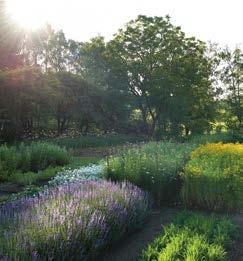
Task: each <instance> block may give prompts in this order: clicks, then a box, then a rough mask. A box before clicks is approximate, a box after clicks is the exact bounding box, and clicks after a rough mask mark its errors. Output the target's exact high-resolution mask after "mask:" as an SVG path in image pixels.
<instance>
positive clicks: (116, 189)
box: [0, 181, 151, 261]
mask: <svg viewBox="0 0 243 261" xmlns="http://www.w3.org/2000/svg"><path fill="white" fill-rule="evenodd" d="M150 208H151V204H150V198H149V196H148V194H146V193H145V192H143V191H142V190H140V189H139V188H137V187H135V186H133V185H131V184H128V183H121V184H114V183H112V182H107V181H86V182H77V183H69V184H68V185H62V186H57V187H55V188H52V189H50V190H46V191H44V192H41V193H39V195H38V196H37V197H35V198H31V197H30V198H22V199H19V200H17V201H14V202H10V203H7V204H5V205H2V206H0V256H1V255H2V257H3V258H5V259H4V260H12V261H17V260H25V261H28V260H63V261H65V260H67V261H69V260H84V261H85V260H94V258H95V257H96V256H97V254H99V253H100V251H101V250H102V249H104V248H105V247H107V246H109V245H111V244H113V243H114V242H115V241H117V240H118V239H120V238H121V237H122V236H124V235H125V234H127V233H130V232H131V231H134V230H135V229H138V228H140V227H141V226H142V224H143V222H144V220H145V218H146V217H147V216H148V214H149V212H150Z"/></svg>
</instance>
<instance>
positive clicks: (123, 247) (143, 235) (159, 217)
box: [97, 208, 243, 261]
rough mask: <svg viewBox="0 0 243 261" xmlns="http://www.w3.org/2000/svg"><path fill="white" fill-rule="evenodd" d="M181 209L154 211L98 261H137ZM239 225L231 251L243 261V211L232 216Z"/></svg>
mask: <svg viewBox="0 0 243 261" xmlns="http://www.w3.org/2000/svg"><path fill="white" fill-rule="evenodd" d="M179 211H180V209H179V208H164V209H161V210H157V211H153V213H152V216H151V218H150V220H149V221H148V222H147V223H146V224H145V225H144V228H143V229H142V230H140V231H138V232H136V233H134V234H132V235H131V236H130V237H128V238H126V239H125V240H123V241H122V242H119V243H118V244H117V245H116V246H115V247H113V248H112V249H111V250H110V251H107V252H105V253H103V256H102V257H99V258H98V259H97V260H98V261H135V260H137V258H138V256H139V255H140V254H141V251H142V250H143V249H145V248H146V246H147V245H148V244H149V243H151V242H152V241H153V240H154V239H155V238H156V236H157V235H159V234H160V233H161V231H162V227H163V226H164V225H167V224H168V223H170V222H171V220H172V218H173V217H174V216H175V214H177V213H178V212H179ZM232 219H233V220H234V222H235V223H236V224H237V226H238V227H239V230H240V231H239V233H240V238H239V241H236V242H235V244H234V245H233V247H232V250H231V251H230V252H229V256H230V260H231V261H243V213H240V214H236V215H233V216H232Z"/></svg>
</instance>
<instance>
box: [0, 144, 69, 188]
mask: <svg viewBox="0 0 243 261" xmlns="http://www.w3.org/2000/svg"><path fill="white" fill-rule="evenodd" d="M70 160H71V157H70V155H69V153H68V151H67V150H66V149H64V148H61V147H59V146H57V145H54V144H51V143H42V142H36V143H31V144H29V145H24V144H20V145H19V146H18V147H17V146H11V147H7V146H6V145H2V146H0V181H6V180H11V179H12V180H15V181H16V180H18V181H19V182H20V183H22V184H29V183H32V182H33V181H34V180H35V179H36V174H35V173H30V172H38V171H40V170H44V169H46V168H48V167H56V166H64V165H67V164H68V163H69V162H70ZM23 172H24V173H25V174H23V176H21V173H23ZM20 176H21V177H20Z"/></svg>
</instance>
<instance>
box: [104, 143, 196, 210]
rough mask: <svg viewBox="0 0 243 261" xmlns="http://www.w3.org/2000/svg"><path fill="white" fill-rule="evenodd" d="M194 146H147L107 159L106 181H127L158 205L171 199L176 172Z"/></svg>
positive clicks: (176, 188)
mask: <svg viewBox="0 0 243 261" xmlns="http://www.w3.org/2000/svg"><path fill="white" fill-rule="evenodd" d="M193 148H194V145H190V144H178V143H171V142H160V143H155V142H150V143H148V144H145V145H143V146H141V147H134V148H130V149H127V150H124V151H122V152H121V153H120V155H119V156H112V157H109V158H108V159H107V168H106V177H107V178H109V179H111V180H115V181H116V180H119V181H120V180H128V181H130V182H132V183H134V184H136V185H138V186H139V187H141V188H143V189H145V190H147V191H149V192H150V193H151V194H152V195H153V196H154V198H155V200H156V204H157V205H160V204H162V202H163V203H165V202H168V201H171V200H172V199H174V198H175V197H176V196H177V194H178V191H179V189H180V186H181V179H180V176H179V174H180V171H182V170H183V167H184V165H185V163H186V161H187V159H188V158H189V155H190V152H191V151H192V150H193Z"/></svg>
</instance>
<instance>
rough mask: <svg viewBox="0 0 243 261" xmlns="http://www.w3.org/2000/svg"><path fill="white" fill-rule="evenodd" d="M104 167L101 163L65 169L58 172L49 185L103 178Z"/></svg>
mask: <svg viewBox="0 0 243 261" xmlns="http://www.w3.org/2000/svg"><path fill="white" fill-rule="evenodd" d="M103 171H104V167H103V165H102V164H100V165H96V164H93V165H89V166H86V167H81V168H78V169H74V170H65V171H63V172H60V173H58V174H57V175H56V176H55V177H54V178H53V179H52V180H51V181H49V183H48V185H49V186H56V185H61V184H68V183H70V182H71V183H72V182H79V181H82V180H99V179H101V178H102V175H103Z"/></svg>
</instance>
